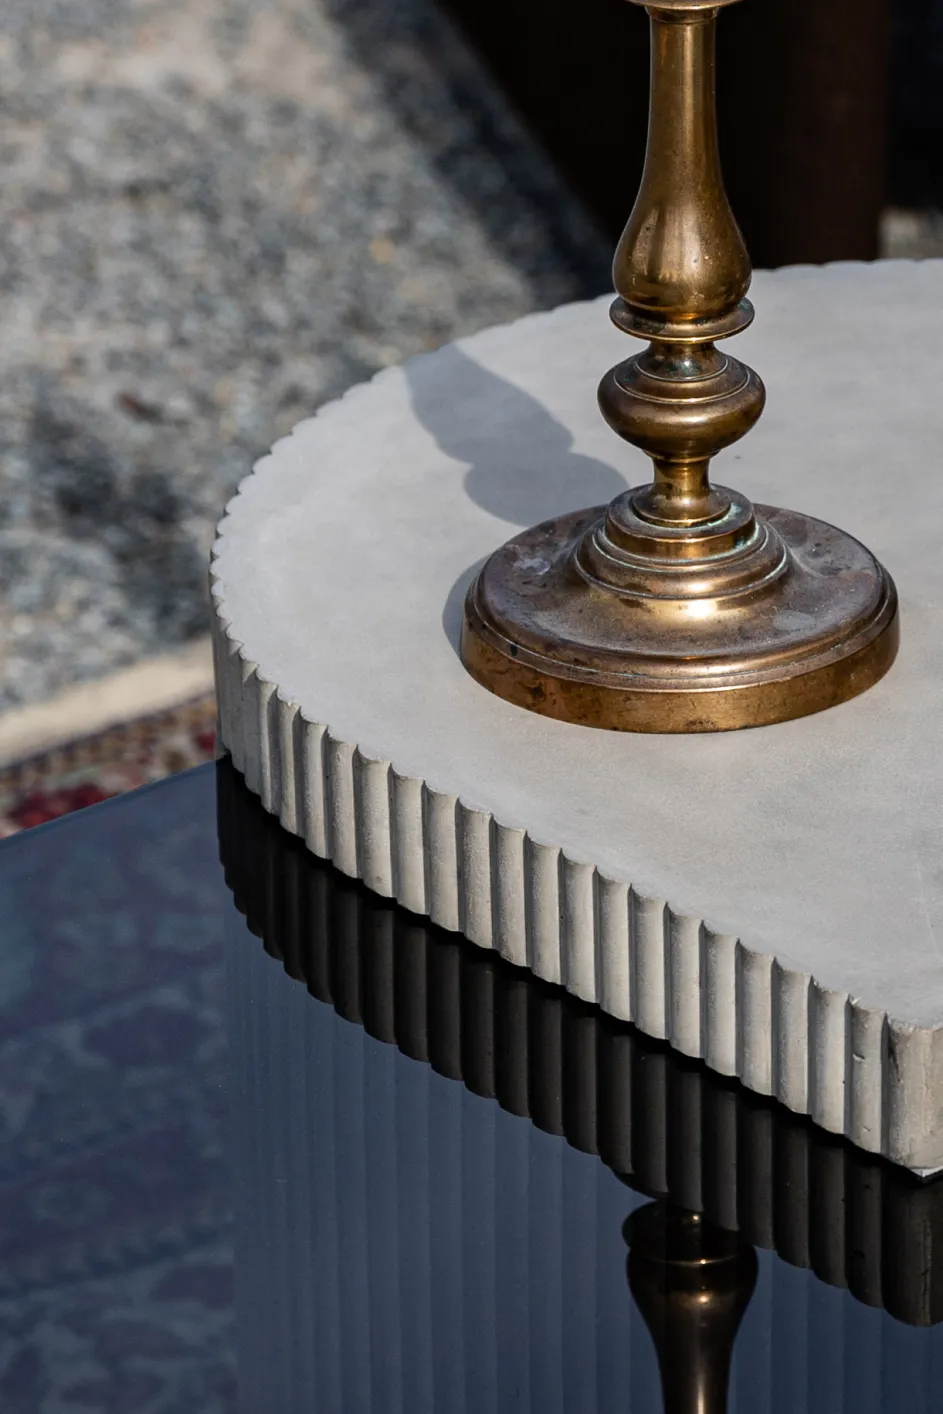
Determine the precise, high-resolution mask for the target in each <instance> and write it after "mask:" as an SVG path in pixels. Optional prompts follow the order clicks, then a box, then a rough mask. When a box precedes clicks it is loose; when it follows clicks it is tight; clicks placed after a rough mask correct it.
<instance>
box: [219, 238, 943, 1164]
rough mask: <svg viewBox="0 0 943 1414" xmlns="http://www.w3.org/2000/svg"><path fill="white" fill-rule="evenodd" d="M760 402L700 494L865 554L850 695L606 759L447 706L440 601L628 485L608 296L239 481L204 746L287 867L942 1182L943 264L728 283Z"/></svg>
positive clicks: (575, 744) (314, 438) (454, 689)
mask: <svg viewBox="0 0 943 1414" xmlns="http://www.w3.org/2000/svg"><path fill="white" fill-rule="evenodd" d="M753 297H754V300H755V304H756V308H757V319H756V324H755V325H754V327H753V328H752V329H751V330H750V331H748V332H747V333H746V334H744V335H742V336H740V337H739V338H738V339H737V340H736V352H737V354H738V356H741V357H743V358H745V359H746V360H747V361H748V362H750V363H752V364H753V365H754V366H755V367H756V368H757V370H758V371H759V373H760V374H761V376H762V377H763V379H764V381H765V382H766V384H767V388H768V392H769V404H768V408H767V411H766V414H765V415H764V417H763V419H762V420H761V422H760V424H759V426H758V428H757V429H756V430H755V431H754V432H753V433H751V434H750V436H749V437H747V438H746V439H745V440H744V441H743V442H741V443H739V444H738V445H737V446H736V447H735V448H734V449H732V450H731V451H730V452H728V453H726V454H725V455H723V456H721V457H719V458H718V459H717V463H716V466H715V476H716V479H717V480H718V481H720V482H723V483H725V484H728V485H733V486H736V487H738V488H740V489H742V490H743V491H745V492H746V493H747V494H748V495H749V496H751V497H752V498H753V499H754V500H756V501H759V502H766V503H772V504H778V505H783V506H787V507H791V508H795V509H800V510H803V511H807V512H809V513H810V514H812V515H815V516H818V517H821V518H822V519H824V520H827V521H832V522H834V523H836V524H838V525H840V526H842V528H843V529H845V530H848V531H850V532H851V533H852V534H854V535H856V536H857V537H858V538H859V539H861V540H863V541H864V543H865V544H867V545H868V546H869V548H871V549H872V550H873V551H874V552H875V553H876V554H877V555H878V556H879V558H880V559H881V560H882V561H883V562H884V564H885V565H886V566H887V568H888V569H889V570H890V572H891V574H892V575H893V576H894V578H895V580H896V582H897V586H898V590H899V592H900V595H901V604H902V625H901V631H902V647H901V652H900V657H899V659H898V661H897V663H896V665H895V666H894V668H893V669H892V670H891V672H890V673H889V675H888V676H887V677H886V678H885V679H884V680H883V681H882V682H881V683H879V684H878V686H877V687H875V688H873V689H872V690H871V691H870V692H868V693H866V694H865V695H864V696H862V697H860V698H857V699H856V700H855V701H853V702H849V703H846V704H844V705H842V706H840V707H836V708H833V709H832V710H830V711H828V712H825V713H821V714H819V715H818V716H815V717H811V718H805V719H804V720H801V721H797V722H791V723H785V724H782V725H778V726H772V727H764V728H760V729H756V730H752V731H742V732H735V733H729V734H723V735H718V736H692V737H677V736H673V737H667V736H666V737H658V736H633V735H629V734H619V733H606V732H600V731H595V730H592V729H587V728H582V727H575V726H570V725H568V724H565V723H560V722H555V721H551V720H548V719H544V718H541V717H537V716H534V715H532V714H530V713H527V712H524V711H522V710H520V709H518V708H515V707H512V706H510V705H509V704H507V703H505V702H503V701H501V700H499V699H498V698H496V697H494V696H492V695H491V694H490V693H488V692H487V691H485V689H483V688H481V687H479V686H478V685H477V684H476V683H474V682H473V681H472V680H471V679H470V678H469V676H468V675H467V674H466V672H465V670H464V669H463V667H462V665H461V663H460V661H459V658H458V654H457V643H458V634H459V628H460V623H461V605H462V598H463V595H464V592H465V589H466V587H467V585H468V584H469V582H470V580H471V578H472V576H473V574H474V573H475V571H476V569H477V567H478V566H479V565H480V564H481V562H482V560H483V559H484V558H485V557H486V556H487V555H488V554H489V552H490V551H491V550H492V549H494V548H495V547H496V546H497V545H499V544H500V543H501V542H503V541H504V540H505V539H507V538H508V536H510V535H511V534H513V533H514V532H515V531H516V530H517V529H519V528H521V527H524V526H527V525H531V524H533V523H535V522H537V521H541V520H544V519H547V518H548V517H550V516H552V515H554V514H557V513H560V512H563V511H566V510H571V509H575V508H577V507H579V506H588V505H594V504H598V503H602V502H604V501H607V500H608V499H609V498H610V497H611V496H613V495H614V494H616V493H617V492H618V491H619V490H621V489H622V488H623V487H624V486H625V485H631V484H635V483H638V482H641V481H643V480H646V479H647V476H648V471H647V468H648V463H647V461H646V459H645V458H644V457H643V456H642V455H641V454H640V453H636V452H634V451H633V450H632V449H631V448H627V447H625V446H623V445H622V444H621V443H620V442H619V441H618V440H617V439H616V438H615V436H614V435H613V434H612V433H611V432H610V431H609V430H608V428H607V427H606V426H605V425H604V423H603V422H602V419H601V418H600V416H599V414H598V412H597V410H596V402H595V388H596V383H597V382H598V379H599V377H600V376H601V374H602V372H603V371H604V370H605V369H606V368H607V367H608V366H609V365H610V364H612V363H614V362H616V361H617V360H618V359H620V358H624V357H627V356H628V354H629V353H630V352H631V351H632V348H633V342H634V341H631V340H627V339H626V338H625V337H624V336H622V335H620V334H618V333H617V332H616V331H615V330H614V329H612V328H611V327H610V325H609V322H608V319H607V316H606V306H607V301H606V300H605V299H603V300H600V301H595V302H592V303H587V304H577V305H569V306H564V307H562V308H560V309H557V310H555V311H553V312H551V313H549V314H545V315H534V316H530V317H529V318H526V319H523V320H521V321H520V322H519V323H516V324H512V325H507V326H503V327H500V328H495V329H490V330H487V331H485V332H484V333H482V334H479V335H476V336H474V337H472V338H469V339H466V340H463V341H460V342H459V343H457V344H453V345H449V346H448V347H446V348H444V349H442V350H440V351H439V352H438V353H435V354H430V355H425V356H422V357H420V358H417V359H415V360H413V361H412V362H410V363H408V364H406V365H405V367H403V368H397V369H389V370H386V371H385V372H383V373H382V374H380V375H379V376H378V377H377V378H376V379H374V380H373V382H372V383H370V384H367V385H363V386H360V387H357V388H355V389H353V390H352V391H351V392H350V393H348V394H347V396H346V397H344V398H342V399H341V400H340V401H338V402H335V403H332V404H330V405H328V406H327V407H325V408H324V409H322V411H321V412H320V413H319V415H318V416H317V417H315V418H313V419H311V420H310V421H307V422H303V423H301V424H300V425H299V427H298V428H296V429H295V432H294V433H293V434H292V436H291V437H289V438H287V439H285V440H284V441H282V442H280V443H278V444H277V446H276V447H275V449H274V451H273V453H272V454H271V456H269V457H266V458H265V459H263V460H262V461H261V462H260V463H259V465H258V466H257V467H256V469H255V472H254V473H253V475H252V476H250V477H249V478H248V479H247V480H246V481H245V482H244V483H243V485H242V487H241V488H240V491H239V493H238V495H237V496H236V498H235V499H234V500H233V501H232V502H231V504H230V506H229V509H228V512H227V516H226V518H225V520H224V521H223V523H222V525H221V527H220V532H219V539H218V541H217V545H216V550H215V560H214V570H213V583H214V600H215V620H216V649H217V681H218V687H219V697H220V714H221V728H222V739H223V742H224V743H225V745H226V746H227V747H228V748H229V749H230V751H231V752H232V754H233V759H234V761H235V764H236V765H237V767H238V768H239V769H240V770H241V771H243V772H244V774H245V777H246V780H247V782H248V784H249V785H250V787H251V788H252V789H253V790H255V791H256V792H257V793H259V794H260V795H261V797H262V800H263V803H264V804H265V806H266V807H267V808H268V809H269V810H270V811H272V812H274V813H275V814H277V815H279V816H280V818H281V820H282V822H283V824H284V825H285V826H286V827H287V828H288V829H290V830H293V831H295V832H296V833H298V834H301V835H303V836H304V837H305V839H306V840H307V843H308V844H309V846H310V848H311V849H312V850H313V851H314V852H315V853H317V854H319V855H322V856H324V857H327V858H331V859H333V861H334V863H335V864H336V865H337V867H338V868H340V869H342V870H343V871H344V872H346V873H348V874H351V875H354V876H358V877H361V878H363V879H364V881H365V882H366V883H367V884H368V885H369V886H370V887H371V888H373V889H376V890H378V891H379V892H381V893H384V894H388V895H391V896H394V897H396V898H398V899H399V900H400V902H402V903H403V904H404V905H405V906H406V907H408V908H410V909H412V910H413V911H415V912H419V913H426V914H428V915H430V916H431V917H432V918H433V919H434V921H436V922H437V923H439V924H441V925H442V926H443V927H445V928H450V929H457V930H461V931H462V932H464V933H465V934H467V936H469V937H470V938H471V939H472V940H473V941H475V942H477V943H480V944H481V945H482V946H485V947H495V948H497V949H498V950H499V951H500V952H501V953H502V954H503V955H504V956H506V957H508V958H509V959H511V960H512V961H514V962H517V963H520V964H521V965H523V966H528V967H530V968H532V969H533V970H534V971H535V972H536V973H538V974H539V975H540V976H542V977H545V978H547V979H548V980H550V981H555V982H562V983H563V984H564V985H565V986H566V987H567V988H568V989H569V990H571V991H573V992H574V993H576V994H577V995H579V996H581V997H584V998H586V999H587V1000H590V1001H597V1002H598V1003H599V1004H600V1005H601V1006H602V1007H603V1008H604V1009H606V1010H607V1011H610V1012H612V1013H613V1014H615V1015H617V1016H620V1017H624V1018H626V1019H628V1020H631V1021H634V1022H635V1023H636V1024H637V1025H638V1026H639V1027H640V1028H641V1029H642V1030H643V1031H645V1032H647V1033H648V1034H650V1035H654V1036H661V1037H665V1038H666V1039H667V1040H669V1041H670V1042H671V1044H672V1045H674V1046H675V1047H677V1048H678V1049H679V1050H681V1051H683V1052H684V1053H686V1054H688V1055H691V1056H695V1057H700V1058H702V1059H704V1060H705V1061H706V1062H707V1064H708V1065H710V1066H712V1067H713V1068H714V1069H716V1070H718V1071H721V1072H723V1073H724V1074H728V1075H736V1076H738V1077H739V1078H740V1079H741V1080H742V1082H743V1083H744V1084H745V1085H747V1086H748V1087H750V1088H751V1089H753V1090H756V1091H758V1092H760V1093H763V1094H772V1095H775V1096H777V1097H778V1098H779V1099H780V1100H782V1101H783V1102H784V1103H785V1104H786V1105H788V1106H789V1107H790V1108H791V1109H793V1110H795V1111H797V1112H799V1113H808V1114H810V1115H811V1116H812V1118H813V1119H814V1120H816V1121H817V1122H818V1123H819V1124H822V1125H823V1126H824V1127H825V1128H827V1129H829V1130H832V1131H833V1132H836V1133H840V1134H845V1135H846V1136H847V1137H848V1138H850V1139H851V1140H853V1141H854V1142H855V1143H857V1144H859V1145H861V1146H862V1147H863V1148H865V1149H867V1150H870V1151H872V1152H876V1153H882V1154H884V1155H886V1156H887V1157H889V1158H890V1159H892V1160H894V1161H896V1162H898V1163H902V1164H905V1165H906V1166H908V1167H910V1168H912V1169H914V1170H916V1171H921V1172H930V1171H933V1170H936V1169H937V1168H940V1167H943V1123H941V1122H940V1120H941V1111H943V809H941V804H943V564H941V555H940V548H939V547H940V541H941V531H943V475H941V474H940V472H941V471H943V396H941V392H940V386H941V375H943V344H941V342H940V338H939V333H938V328H939V311H940V310H943V262H935V261H928V262H923V263H909V262H898V261H892V262H885V263H883V264H878V265H851V264H848V265H834V266H829V267H824V268H811V267H795V268H791V269H787V270H781V271H778V272H774V273H772V274H762V275H758V276H757V278H756V281H755V285H754V292H753Z"/></svg>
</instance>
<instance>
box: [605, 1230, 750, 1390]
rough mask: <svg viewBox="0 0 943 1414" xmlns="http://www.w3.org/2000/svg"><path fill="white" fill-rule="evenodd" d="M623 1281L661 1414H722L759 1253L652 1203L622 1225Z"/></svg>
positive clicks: (727, 1234) (732, 1235)
mask: <svg viewBox="0 0 943 1414" xmlns="http://www.w3.org/2000/svg"><path fill="white" fill-rule="evenodd" d="M623 1235H624V1237H625V1240H626V1242H627V1243H628V1245H629V1259H628V1277H629V1286H630V1288H631V1290H632V1295H633V1296H634V1297H635V1300H636V1302H637V1303H638V1308H639V1310H640V1311H641V1313H642V1315H643V1317H644V1318H645V1324H646V1325H647V1326H648V1329H649V1331H650V1332H651V1337H652V1340H653V1341H654V1343H655V1350H656V1352H657V1354H658V1366H659V1369H660V1370H661V1384H662V1392H663V1394H664V1401H665V1414H723V1412H724V1410H725V1409H726V1408H727V1385H728V1382H729V1378H730V1360H731V1356H732V1355H733V1344H734V1340H735V1339H736V1335H737V1331H738V1329H739V1326H740V1321H741V1319H742V1317H743V1313H744V1311H745V1310H746V1308H747V1305H748V1303H749V1300H750V1297H751V1296H752V1295H753V1288H754V1287H755V1285H756V1253H755V1252H754V1251H753V1248H752V1247H750V1246H749V1244H748V1243H745V1242H743V1241H742V1240H741V1239H740V1238H739V1237H737V1235H736V1234H735V1233H732V1232H725V1231H724V1230H723V1228H719V1227H716V1226H715V1225H714V1224H713V1223H711V1222H708V1221H707V1220H706V1219H705V1218H704V1217H703V1216H702V1215H701V1214H699V1213H690V1212H685V1211H684V1210H682V1209H679V1208H671V1207H669V1206H668V1204H667V1203H649V1204H647V1205H646V1206H645V1207H644V1208H637V1209H636V1210H635V1212H634V1213H632V1215H631V1216H630V1217H629V1218H628V1219H627V1221H626V1223H625V1226H624V1228H623Z"/></svg>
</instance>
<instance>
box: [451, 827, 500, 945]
mask: <svg viewBox="0 0 943 1414" xmlns="http://www.w3.org/2000/svg"><path fill="white" fill-rule="evenodd" d="M458 874H459V914H460V916H459V927H460V929H461V931H462V932H463V933H464V934H465V937H466V938H470V939H471V941H472V942H473V943H477V944H478V946H479V947H482V948H490V947H493V945H494V940H493V937H492V930H491V816H490V815H489V814H488V812H487V811H486V810H478V809H477V808H476V807H475V806H473V805H466V803H465V802H464V801H463V800H460V801H459V803H458Z"/></svg>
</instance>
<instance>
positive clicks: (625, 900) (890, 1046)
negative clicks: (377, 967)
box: [213, 574, 943, 1174]
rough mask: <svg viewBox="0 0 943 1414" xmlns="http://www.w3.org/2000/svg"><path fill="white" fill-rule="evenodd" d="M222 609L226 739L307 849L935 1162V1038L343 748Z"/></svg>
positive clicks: (817, 1110)
mask: <svg viewBox="0 0 943 1414" xmlns="http://www.w3.org/2000/svg"><path fill="white" fill-rule="evenodd" d="M213 601H214V633H213V641H214V659H215V671H216V683H217V694H218V699H219V715H220V733H221V738H222V742H223V744H224V746H225V747H226V748H227V750H228V751H229V752H230V753H231V755H232V759H233V762H234V764H235V766H236V767H237V769H238V770H239V771H240V772H241V773H242V775H243V776H244V778H245V780H246V783H247V785H248V786H249V788H250V789H251V790H252V791H253V792H254V793H255V794H257V795H258V796H259V798H260V799H261V801H262V804H263V805H264V807H265V809H266V810H268V811H269V812H270V813H271V814H273V815H275V816H276V817H277V818H278V819H279V821H280V822H281V824H282V825H283V826H284V828H285V829H287V830H290V831H291V832H292V834H295V835H297V836H299V837H301V838H302V839H304V840H305V842H306V844H307V846H308V847H309V848H310V849H311V850H312V851H313V853H315V854H317V855H318V856H319V857H321V858H323V859H328V860H331V861H332V863H333V864H334V865H335V866H336V867H337V868H338V869H340V870H341V871H342V872H343V873H344V874H346V875H348V876H350V877H352V878H357V879H361V880H362V881H363V882H364V883H365V884H366V885H367V886H368V887H369V888H371V889H373V890H374V891H375V892H376V893H378V894H381V895H383V896H385V897H388V898H394V899H396V900H397V902H398V903H400V904H402V905H403V907H405V908H408V909H410V910H411V911H412V912H414V913H419V914H423V915H426V916H428V917H429V918H431V919H432V921H433V922H434V923H436V924H438V925H439V926H440V927H442V928H446V929H450V930H452V931H456V932H461V933H463V934H464V935H465V936H466V937H468V938H469V939H470V940H471V941H472V942H474V943H477V944H478V945H479V946H480V947H484V948H493V949H495V950H496V951H497V952H498V953H499V954H500V955H501V956H502V957H504V958H506V959H508V961H510V962H513V963H516V964H518V965H519V966H524V967H527V968H529V969H530V970H531V971H532V972H534V973H535V974H536V975H537V976H538V977H541V978H543V979H544V980H545V981H548V982H554V983H559V984H562V985H563V986H564V987H565V988H566V989H567V990H568V991H569V992H572V993H573V994H574V995H575V996H578V997H580V998H582V999H583V1000H584V1001H587V1002H595V1003H597V1004H598V1005H599V1006H600V1007H601V1008H602V1009H603V1010H604V1011H606V1012H608V1013H610V1014H611V1015H613V1016H616V1017H619V1018H621V1019H623V1020H625V1021H630V1022H632V1023H634V1024H635V1025H636V1026H638V1027H639V1029H640V1030H641V1031H644V1032H645V1033H646V1034H647V1035H649V1036H654V1037H657V1038H659V1039H663V1040H666V1041H668V1042H669V1044H671V1045H672V1046H674V1047H675V1048H676V1049H677V1050H678V1051H680V1052H681V1053H682V1054H684V1055H687V1056H690V1057H692V1058H694V1059H699V1060H703V1061H704V1062H705V1063H706V1064H707V1065H708V1066H710V1067H711V1069H713V1070H715V1071H717V1072H719V1073H720V1074H722V1075H728V1076H732V1077H736V1078H737V1079H739V1080H740V1081H741V1082H742V1083H743V1084H744V1085H745V1086H746V1087H747V1088H748V1089H750V1090H753V1091H755V1092H757V1093H758V1094H761V1095H772V1096H774V1097H775V1098H776V1099H778V1100H780V1101H782V1103H783V1104H785V1105H787V1106H788V1107H789V1109H791V1110H793V1111H794V1112H796V1113H798V1114H807V1115H809V1116H810V1118H811V1119H813V1120H814V1121H815V1122H816V1123H817V1124H819V1125H821V1126H822V1127H823V1128H824V1129H827V1130H829V1131H830V1132H832V1133H835V1134H841V1135H844V1136H845V1137H846V1138H847V1139H849V1140H851V1141H852V1142H853V1143H855V1144H857V1145H859V1147H860V1148H862V1149H865V1150H867V1151H869V1152H871V1153H877V1154H883V1155H884V1156H885V1157H887V1158H889V1159H891V1160H892V1161H894V1162H896V1163H901V1164H904V1165H906V1166H907V1167H908V1168H911V1169H913V1170H914V1171H915V1172H919V1173H927V1174H929V1173H931V1172H935V1171H936V1170H937V1169H938V1168H939V1166H940V1164H939V1158H938V1156H937V1154H936V1151H935V1148H934V1147H933V1146H934V1143H935V1139H934V1134H933V1123H932V1115H933V1106H932V1103H931V1097H932V1093H933V1089H934V1085H935V1083H936V1081H937V1079H938V1078H940V1077H943V1033H941V1032H940V1031H939V1030H938V1029H936V1028H920V1027H914V1026H912V1025H908V1024H906V1023H901V1022H897V1021H894V1020H893V1019H892V1018H890V1017H888V1016H887V1014H886V1013H884V1012H882V1011H879V1010H875V1009H874V1008H873V1007H869V1006H866V1005H864V1004H863V1003H861V1002H860V1001H858V1000H857V999H855V998H854V997H851V996H849V995H848V993H846V992H840V991H834V990H831V989H829V988H826V987H823V986H822V985H820V983H819V982H818V981H817V980H816V979H815V978H814V977H813V976H811V975H810V974H808V973H804V972H797V971H794V970H792V969H791V968H790V967H789V966H787V965H786V964H784V963H782V962H780V961H779V960H778V959H777V958H776V957H774V956H772V955H771V954H769V953H764V952H763V951H762V950H761V949H758V948H755V947H751V946H749V945H748V944H747V943H745V942H744V941H743V940H742V939H741V938H737V937H735V936H732V935H730V934H729V933H724V932H720V931H717V930H716V929H714V928H713V927H712V926H711V924H710V922H709V921H708V920H706V919H702V918H697V917H693V916H691V915H689V914H686V913H683V912H679V911H678V910H677V909H676V908H674V907H672V904H671V900H670V899H665V898H652V897H648V896H647V895H646V894H645V893H643V892H640V891H639V890H638V889H637V888H636V887H635V886H634V885H633V884H632V882H631V881H630V880H628V879H620V878H616V877H612V876H611V875H609V874H607V873H606V872H605V871H603V870H602V869H600V868H598V867H596V866H595V865H594V864H593V863H592V861H589V860H581V859H574V858H571V857H570V856H569V855H568V854H567V853H566V852H565V851H564V850H563V849H561V848H560V847H558V846H556V845H554V844H553V843H552V842H546V841H543V840H539V839H535V838H533V837H532V835H531V834H530V833H529V832H528V830H527V829H526V827H525V826H524V825H523V824H519V823H517V822H511V821H501V820H498V819H496V818H495V817H494V815H493V814H491V813H490V812H488V811H485V810H481V809H479V808H477V807H476V806H475V805H473V804H471V803H469V802H467V801H465V800H463V799H462V798H461V797H460V796H458V795H455V794H451V793H449V792H448V791H444V790H441V789H438V788H437V787H436V786H435V785H433V784H431V783H430V782H428V781H425V780H422V779H420V778H419V777H416V776H412V775H408V774H405V773H403V772H401V771H400V770H398V769H397V767H396V764H395V762H392V761H388V760H385V759H384V758H383V757H382V756H379V755H377V754H376V753H374V752H373V751H372V750H371V748H370V746H369V745H368V744H366V743H358V742H348V741H344V740H342V739H340V738H339V737H337V736H336V735H335V734H334V733H333V732H332V730H331V727H330V724H329V723H326V722H316V721H311V720H309V719H308V718H307V717H306V716H305V715H304V714H303V713H302V711H301V710H300V708H299V706H298V704H297V703H294V702H290V701H286V700H285V699H284V698H283V697H282V696H281V694H280V693H279V690H278V688H277V686H276V684H275V683H272V682H269V681H267V680H266V679H265V677H264V676H263V675H262V673H261V672H260V670H259V667H258V665H257V664H256V663H254V662H252V661H251V660H249V659H248V658H247V657H246V656H245V653H244V651H243V645H242V644H241V643H240V642H239V641H238V639H237V638H236V637H235V636H234V634H233V631H232V625H231V623H230V622H229V620H228V618H227V614H226V607H225V596H224V590H223V588H222V586H221V584H220V581H219V578H218V576H217V575H215V574H214V576H213ZM920 1097H923V1098H924V1101H925V1103H923V1104H921V1103H919V1101H920Z"/></svg>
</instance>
